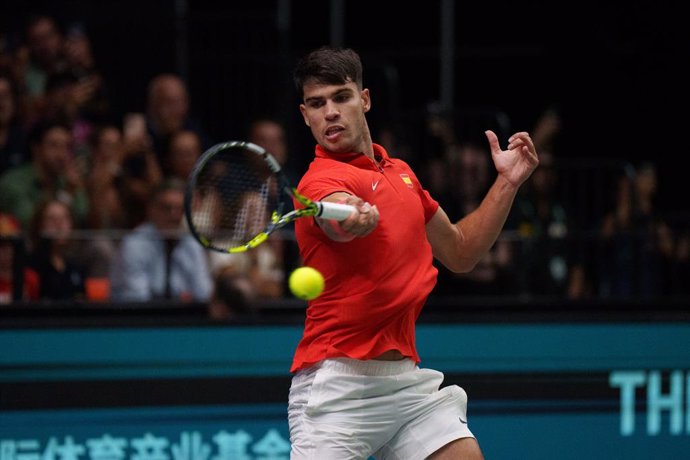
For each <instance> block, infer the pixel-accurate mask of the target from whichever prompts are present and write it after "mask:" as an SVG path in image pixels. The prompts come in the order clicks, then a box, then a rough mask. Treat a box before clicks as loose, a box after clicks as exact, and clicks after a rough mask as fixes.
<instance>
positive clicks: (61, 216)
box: [39, 201, 73, 244]
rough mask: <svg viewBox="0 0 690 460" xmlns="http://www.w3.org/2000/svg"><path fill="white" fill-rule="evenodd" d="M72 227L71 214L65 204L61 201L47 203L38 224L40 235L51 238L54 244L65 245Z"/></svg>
mask: <svg viewBox="0 0 690 460" xmlns="http://www.w3.org/2000/svg"><path fill="white" fill-rule="evenodd" d="M72 226H73V222H72V214H71V213H70V209H69V207H68V206H67V205H66V204H65V203H63V202H61V201H51V202H50V203H48V205H47V206H46V207H45V209H44V210H43V215H42V216H41V220H40V223H39V229H40V233H41V235H43V236H46V237H49V238H52V239H53V242H54V243H60V244H67V243H68V242H69V234H70V232H71V231H72Z"/></svg>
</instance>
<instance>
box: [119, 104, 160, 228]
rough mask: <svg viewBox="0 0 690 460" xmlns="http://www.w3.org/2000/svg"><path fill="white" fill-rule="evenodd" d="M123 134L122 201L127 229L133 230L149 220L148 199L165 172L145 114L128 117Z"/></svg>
mask: <svg viewBox="0 0 690 460" xmlns="http://www.w3.org/2000/svg"><path fill="white" fill-rule="evenodd" d="M122 135H123V143H124V157H123V160H122V199H123V201H124V203H125V208H126V209H127V211H128V220H129V222H128V228H133V227H136V226H137V225H139V224H140V223H142V222H144V221H145V220H146V218H147V216H146V208H147V206H148V202H149V198H150V196H151V193H152V192H153V190H155V189H156V187H158V186H159V185H160V183H161V181H162V180H163V170H162V167H161V164H160V163H159V161H158V157H157V155H156V152H154V151H153V147H152V145H153V143H152V140H151V136H150V135H149V134H148V133H147V131H146V118H145V116H144V115H143V114H140V113H129V114H127V115H125V118H124V123H123V129H122Z"/></svg>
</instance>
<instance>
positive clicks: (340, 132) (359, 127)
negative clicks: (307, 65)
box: [300, 81, 371, 153]
mask: <svg viewBox="0 0 690 460" xmlns="http://www.w3.org/2000/svg"><path fill="white" fill-rule="evenodd" d="M370 108H371V101H370V98H369V90H368V89H363V90H360V89H359V88H358V87H357V84H355V83H354V82H351V81H350V82H347V83H346V84H344V85H324V84H319V83H314V82H312V83H307V84H305V85H304V102H303V103H302V104H300V111H301V112H302V116H303V117H304V122H305V123H306V124H307V126H309V127H310V128H311V132H312V134H313V136H314V138H315V139H316V142H317V143H318V144H319V145H321V147H323V148H324V149H326V150H328V151H331V152H335V153H346V152H363V151H365V149H366V146H367V141H368V140H369V129H368V127H367V122H366V118H365V115H364V114H365V113H366V112H368V111H369V109H370Z"/></svg>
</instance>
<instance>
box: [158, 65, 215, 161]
mask: <svg viewBox="0 0 690 460" xmlns="http://www.w3.org/2000/svg"><path fill="white" fill-rule="evenodd" d="M146 128H147V131H148V133H149V135H150V136H151V140H152V142H153V144H152V147H153V150H154V151H155V152H156V155H157V156H158V161H159V164H161V165H165V164H167V161H166V159H165V158H164V156H165V154H166V152H167V146H168V145H169V143H170V136H172V134H173V133H175V132H177V131H181V130H183V129H185V130H189V131H193V132H195V133H196V134H197V136H199V139H200V140H201V145H202V148H203V149H204V150H205V149H206V148H208V147H210V140H209V138H208V136H207V134H206V132H205V130H204V129H203V128H202V126H201V124H200V123H199V122H198V121H197V120H195V119H194V118H193V117H192V116H191V114H190V101H189V93H188V91H187V85H186V84H185V82H184V81H183V80H182V79H181V78H180V77H178V76H177V75H174V74H168V73H166V74H160V75H157V76H155V77H154V78H153V79H152V80H151V82H150V83H149V87H148V93H147V97H146Z"/></svg>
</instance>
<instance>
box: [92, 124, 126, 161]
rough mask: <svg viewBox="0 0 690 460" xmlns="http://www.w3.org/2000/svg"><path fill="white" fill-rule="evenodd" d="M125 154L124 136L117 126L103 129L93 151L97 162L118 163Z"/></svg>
mask: <svg viewBox="0 0 690 460" xmlns="http://www.w3.org/2000/svg"><path fill="white" fill-rule="evenodd" d="M122 153H123V144H122V134H121V133H120V130H119V129H118V128H116V127H115V126H109V127H107V128H103V130H102V131H101V132H100V134H99V135H98V139H97V141H96V144H95V145H94V149H93V157H94V160H95V161H103V162H110V161H118V160H119V159H120V158H121V156H122Z"/></svg>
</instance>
